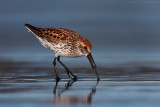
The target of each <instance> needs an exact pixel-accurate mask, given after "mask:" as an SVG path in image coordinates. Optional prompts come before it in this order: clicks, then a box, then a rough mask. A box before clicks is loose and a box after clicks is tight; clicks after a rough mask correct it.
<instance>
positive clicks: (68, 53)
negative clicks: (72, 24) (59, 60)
mask: <svg viewBox="0 0 160 107" xmlns="http://www.w3.org/2000/svg"><path fill="white" fill-rule="evenodd" d="M36 37H37V38H38V39H39V41H40V42H41V44H42V45H43V46H44V47H46V48H48V49H50V50H51V51H52V52H54V53H55V56H56V57H57V56H64V57H80V56H82V54H81V53H80V52H79V49H78V47H77V46H76V44H71V43H70V42H68V41H63V42H60V41H59V42H48V41H47V40H46V39H42V38H40V37H38V36H36Z"/></svg>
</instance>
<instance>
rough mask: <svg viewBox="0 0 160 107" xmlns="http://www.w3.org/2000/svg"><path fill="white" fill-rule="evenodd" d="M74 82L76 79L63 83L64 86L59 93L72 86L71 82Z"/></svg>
mask: <svg viewBox="0 0 160 107" xmlns="http://www.w3.org/2000/svg"><path fill="white" fill-rule="evenodd" d="M74 82H76V80H69V81H68V82H67V83H66V84H65V88H64V89H63V90H62V91H61V92H60V93H59V94H62V93H63V92H64V91H66V90H67V89H68V88H69V87H71V86H72V84H73V83H74Z"/></svg>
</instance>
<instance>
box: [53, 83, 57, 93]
mask: <svg viewBox="0 0 160 107" xmlns="http://www.w3.org/2000/svg"><path fill="white" fill-rule="evenodd" d="M57 86H58V81H56V85H55V86H54V90H53V93H54V95H56V90H57Z"/></svg>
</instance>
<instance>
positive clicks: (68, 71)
mask: <svg viewBox="0 0 160 107" xmlns="http://www.w3.org/2000/svg"><path fill="white" fill-rule="evenodd" d="M57 60H58V61H59V63H60V64H61V65H62V66H63V67H64V68H65V70H66V71H67V74H68V75H69V73H70V74H71V75H72V76H73V77H74V79H76V78H77V76H75V75H74V74H73V73H72V72H71V71H70V70H69V69H68V68H67V67H66V66H65V65H64V64H63V63H62V62H61V60H60V56H58V58H57ZM69 77H70V76H69Z"/></svg>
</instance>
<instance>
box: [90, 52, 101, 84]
mask: <svg viewBox="0 0 160 107" xmlns="http://www.w3.org/2000/svg"><path fill="white" fill-rule="evenodd" d="M87 58H88V60H89V62H90V63H91V66H92V68H93V69H94V70H95V72H96V75H97V80H98V81H99V80H100V78H99V76H98V72H97V70H96V64H95V62H94V60H93V57H92V54H91V53H89V54H88V55H87Z"/></svg>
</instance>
